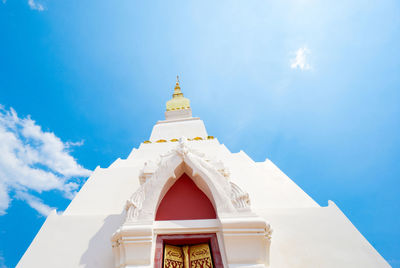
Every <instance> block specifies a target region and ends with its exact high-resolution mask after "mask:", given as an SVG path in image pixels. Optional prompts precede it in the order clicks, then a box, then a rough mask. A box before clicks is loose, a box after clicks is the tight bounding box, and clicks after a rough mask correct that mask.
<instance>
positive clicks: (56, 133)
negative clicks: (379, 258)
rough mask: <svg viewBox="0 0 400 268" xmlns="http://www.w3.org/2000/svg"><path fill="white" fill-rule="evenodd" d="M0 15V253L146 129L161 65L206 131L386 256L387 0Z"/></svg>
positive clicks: (395, 254) (157, 99)
mask: <svg viewBox="0 0 400 268" xmlns="http://www.w3.org/2000/svg"><path fill="white" fill-rule="evenodd" d="M0 25H1V27H0V104H1V105H2V108H1V112H0V137H2V139H0V150H1V154H2V155H5V154H4V152H8V153H13V154H14V156H15V159H14V160H15V161H16V162H15V163H18V165H16V166H13V165H10V164H9V163H8V162H7V161H9V158H7V159H5V158H4V157H3V158H0V212H1V214H2V215H1V216H0V267H3V266H5V267H14V266H15V265H16V263H17V262H18V260H19V259H20V257H21V256H22V254H23V253H24V252H25V250H26V249H27V247H28V246H29V244H30V242H31V241H32V239H33V238H34V236H35V234H36V233H37V231H38V230H39V229H40V226H41V225H42V224H43V222H44V220H45V216H43V215H45V214H46V213H48V211H49V209H51V208H57V210H59V211H62V210H64V209H65V208H66V206H67V205H68V204H69V202H70V200H69V199H68V198H70V196H71V195H73V193H74V192H75V191H76V190H77V189H78V188H79V186H80V185H82V182H83V181H84V180H85V179H86V176H87V174H88V173H89V171H88V170H93V169H94V168H95V167H96V166H97V165H100V166H102V167H107V166H108V165H110V164H111V163H112V162H113V161H114V160H115V159H116V158H118V157H127V156H128V154H129V152H130V150H131V149H132V148H133V147H137V146H139V144H140V143H141V142H142V141H144V140H147V139H148V137H149V135H150V132H151V128H152V126H153V124H154V123H155V122H156V121H157V120H159V119H162V118H163V112H164V104H165V101H166V100H168V99H169V98H170V95H171V93H172V89H173V86H174V82H175V76H176V75H177V74H179V75H180V76H181V86H182V90H183V92H184V94H185V96H187V97H189V98H190V99H191V103H192V109H193V112H194V115H196V116H200V117H201V118H202V119H203V120H204V121H205V123H206V126H207V129H208V132H209V134H210V135H214V136H216V137H217V138H218V139H219V140H220V141H221V142H223V143H225V144H226V145H227V147H228V148H230V149H231V151H233V152H236V151H239V150H244V151H245V152H246V153H248V154H249V155H250V156H251V157H252V158H253V159H255V160H257V161H263V160H264V159H265V158H267V157H268V158H269V159H271V160H272V161H273V162H274V163H275V164H276V165H278V167H280V168H281V169H282V171H283V172H285V173H286V174H287V175H288V176H289V177H290V178H292V179H293V180H294V181H295V182H296V183H297V184H298V185H299V186H300V187H302V188H303V189H304V190H305V191H306V192H307V193H308V194H309V195H311V196H312V197H313V198H314V199H315V200H316V201H317V202H318V203H319V204H320V205H322V206H326V205H327V201H328V200H333V201H334V202H335V203H336V204H337V205H338V206H339V207H340V208H341V209H342V211H343V212H344V213H345V214H346V215H347V216H348V217H349V219H350V220H351V221H352V222H353V224H354V225H355V226H356V227H357V228H358V229H359V230H360V232H361V233H362V234H363V235H364V236H365V237H366V238H367V239H368V240H369V241H370V243H371V244H372V245H373V246H374V247H375V248H376V249H377V250H378V251H379V252H380V253H381V254H382V255H383V257H384V258H385V259H386V260H388V261H389V262H390V263H391V265H392V266H393V267H400V243H399V242H398V241H400V228H399V226H400V215H399V214H400V213H399V212H400V165H399V164H398V160H399V159H400V120H399V118H400V2H398V1H395V0H392V1H389V0H381V1H361V0H360V1H357V0H355V1H344V0H339V1H312V0H297V1H295V0H284V1H274V2H271V1H217V2H216V1H196V2H194V1H193V2H189V1H159V2H154V1H134V0H117V1H98V0H96V1H94V0H87V1H78V0H69V1H48V0H0ZM12 109H13V110H12ZM5 137H8V138H10V139H6V138H5ZM13 167H19V168H14V169H13ZM35 170H40V171H41V172H42V173H40V174H43V175H44V177H45V178H46V179H41V178H43V176H39V175H40V174H39V175H38V174H36V173H35ZM22 171H24V172H23V174H22V173H21V172H22ZM21 174H22V175H21Z"/></svg>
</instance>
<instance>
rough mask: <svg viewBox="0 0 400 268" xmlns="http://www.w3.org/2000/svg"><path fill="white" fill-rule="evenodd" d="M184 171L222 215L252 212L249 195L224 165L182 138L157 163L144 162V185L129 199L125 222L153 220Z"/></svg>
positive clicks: (142, 176)
mask: <svg viewBox="0 0 400 268" xmlns="http://www.w3.org/2000/svg"><path fill="white" fill-rule="evenodd" d="M149 166H152V168H153V170H152V172H151V171H149V170H148V169H149ZM184 173H186V174H187V175H188V176H189V177H190V179H191V180H192V181H193V182H194V184H195V185H196V186H197V187H198V188H199V189H200V190H201V191H202V192H203V193H204V194H205V195H206V196H207V198H208V199H209V200H210V202H211V203H212V205H213V207H214V208H215V212H216V214H217V216H218V217H219V218H220V217H222V216H224V215H225V216H226V215H236V214H238V213H244V212H250V201H249V196H248V194H247V193H245V192H243V191H242V190H241V189H240V188H239V187H238V186H237V185H236V184H234V183H232V182H231V181H230V178H229V174H228V173H227V172H226V170H225V169H224V167H223V165H222V164H221V163H215V162H212V161H210V160H208V159H207V158H206V157H205V155H204V154H202V153H200V152H198V151H195V150H193V149H191V148H190V147H188V145H187V142H186V139H184V138H182V139H181V140H180V141H179V144H178V146H177V147H176V148H175V149H173V150H172V151H170V152H168V153H167V154H165V155H161V157H160V160H159V162H158V163H157V164H146V165H145V167H144V170H143V173H142V174H141V176H140V181H141V183H142V185H141V186H140V188H139V189H138V190H137V191H136V192H135V193H134V194H133V195H132V197H131V198H130V199H129V200H128V201H127V205H126V209H127V219H126V221H137V220H154V219H155V215H156V211H157V208H158V206H159V204H160V202H161V200H162V199H163V197H164V195H165V194H166V193H167V192H168V190H169V189H170V187H171V186H172V185H173V184H174V183H175V182H176V180H177V179H178V178H179V177H181V176H182V174H184Z"/></svg>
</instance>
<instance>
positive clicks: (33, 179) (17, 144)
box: [0, 106, 90, 215]
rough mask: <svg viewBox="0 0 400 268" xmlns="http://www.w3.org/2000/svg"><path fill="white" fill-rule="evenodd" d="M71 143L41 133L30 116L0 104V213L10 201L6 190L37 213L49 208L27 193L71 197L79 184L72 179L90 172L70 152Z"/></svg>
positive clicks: (44, 212)
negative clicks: (57, 193)
mask: <svg viewBox="0 0 400 268" xmlns="http://www.w3.org/2000/svg"><path fill="white" fill-rule="evenodd" d="M81 143H82V142H79V145H81ZM73 145H76V143H68V142H67V143H64V142H62V141H61V140H60V138H58V137H57V136H56V135H54V133H51V132H44V131H43V130H42V129H41V127H40V126H39V125H37V124H36V122H35V121H33V120H32V119H31V118H30V117H27V118H19V117H18V115H17V113H16V112H15V111H14V110H13V109H12V108H11V109H10V110H6V109H4V108H3V107H2V106H0V215H2V214H5V213H6V209H7V208H8V207H9V204H10V202H11V201H12V197H10V192H15V193H16V195H15V197H16V198H19V199H21V200H24V201H26V202H27V203H28V204H29V205H30V206H31V207H32V208H34V209H36V210H37V211H38V212H39V213H41V214H46V213H47V212H48V211H49V210H50V209H51V208H50V207H48V206H47V205H44V204H43V203H42V201H41V200H40V199H38V198H36V197H35V196H33V195H32V194H28V192H31V193H32V192H36V193H41V192H42V191H49V190H59V191H61V192H62V193H63V195H64V196H65V197H66V198H72V197H73V196H74V194H75V191H76V189H77V188H78V186H79V184H78V182H77V180H76V179H77V178H82V177H87V176H89V175H90V171H89V170H87V169H85V168H83V167H82V166H80V165H79V164H78V163H77V162H76V160H75V159H74V158H73V157H72V156H71V155H70V152H69V149H70V147H71V146H73Z"/></svg>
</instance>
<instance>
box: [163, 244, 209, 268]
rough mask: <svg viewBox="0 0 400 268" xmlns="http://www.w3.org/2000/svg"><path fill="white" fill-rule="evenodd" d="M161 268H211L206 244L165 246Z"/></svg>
mask: <svg viewBox="0 0 400 268" xmlns="http://www.w3.org/2000/svg"><path fill="white" fill-rule="evenodd" d="M163 268H213V264H212V257H211V250H210V247H209V245H208V244H206V243H204V244H197V245H185V246H172V245H165V248H164V265H163Z"/></svg>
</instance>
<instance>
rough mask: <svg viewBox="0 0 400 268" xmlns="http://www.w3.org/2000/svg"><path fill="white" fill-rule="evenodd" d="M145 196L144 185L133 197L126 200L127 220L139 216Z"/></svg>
mask: <svg viewBox="0 0 400 268" xmlns="http://www.w3.org/2000/svg"><path fill="white" fill-rule="evenodd" d="M144 198H145V194H144V188H143V186H140V187H139V189H138V190H137V191H136V192H135V193H134V194H133V195H132V197H131V198H130V199H128V200H127V201H126V205H125V210H126V211H127V213H126V221H133V220H134V219H136V218H137V217H138V216H139V213H140V210H141V208H142V203H143V200H144Z"/></svg>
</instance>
